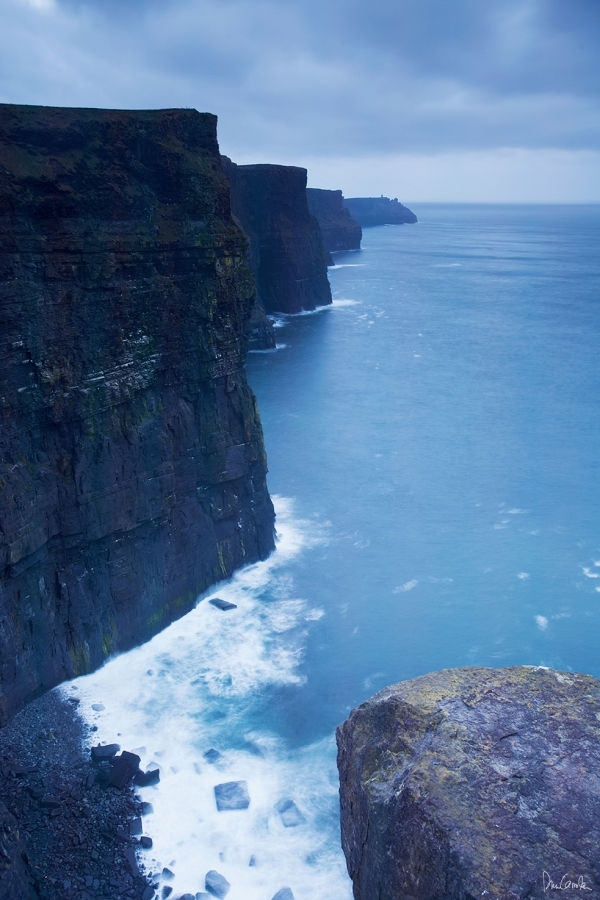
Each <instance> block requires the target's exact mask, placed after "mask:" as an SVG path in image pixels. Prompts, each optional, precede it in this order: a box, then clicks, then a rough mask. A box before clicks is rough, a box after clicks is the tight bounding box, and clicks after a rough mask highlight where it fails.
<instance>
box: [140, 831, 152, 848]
mask: <svg viewBox="0 0 600 900" xmlns="http://www.w3.org/2000/svg"><path fill="white" fill-rule="evenodd" d="M140 846H141V847H142V848H143V849H144V850H151V849H152V838H151V837H148V835H146V834H143V835H142V837H141V838H140Z"/></svg>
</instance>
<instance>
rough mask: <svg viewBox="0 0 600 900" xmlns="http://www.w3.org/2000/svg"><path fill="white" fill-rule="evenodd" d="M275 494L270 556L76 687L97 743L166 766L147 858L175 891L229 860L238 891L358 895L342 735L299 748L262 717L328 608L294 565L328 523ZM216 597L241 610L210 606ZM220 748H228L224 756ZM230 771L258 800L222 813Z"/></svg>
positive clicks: (149, 795)
mask: <svg viewBox="0 0 600 900" xmlns="http://www.w3.org/2000/svg"><path fill="white" fill-rule="evenodd" d="M274 500H275V503H276V510H277V530H278V538H277V549H276V551H275V553H273V554H272V556H271V557H269V559H267V560H266V561H264V562H260V563H257V564H256V565H253V566H249V567H247V568H246V569H243V570H242V571H240V572H239V573H237V574H236V575H235V576H234V577H233V578H232V579H230V580H229V581H227V582H223V583H222V584H220V585H219V586H218V589H217V590H211V591H210V592H209V593H207V594H206V595H205V596H204V597H203V598H202V599H201V602H199V603H198V605H197V606H196V607H195V609H193V610H192V611H191V612H190V613H188V614H187V615H186V616H184V617H183V618H182V619H180V620H178V621H177V622H174V623H173V624H172V625H171V626H170V627H169V628H167V629H166V630H165V631H163V632H161V633H160V634H158V635H156V637H154V638H153V639H152V640H151V641H149V642H148V643H147V644H145V645H144V646H142V647H138V648H136V649H135V650H132V651H130V652H129V653H126V654H123V655H122V656H119V657H116V658H114V659H112V660H110V661H109V662H108V663H107V664H106V665H105V666H104V667H103V668H102V669H100V670H99V671H97V672H95V673H93V674H92V675H88V676H86V677H84V678H80V679H78V680H77V681H75V682H72V683H71V684H70V685H69V686H68V687H66V688H64V689H63V691H64V693H65V694H67V695H70V696H72V695H73V694H75V695H76V696H78V697H79V698H80V706H79V709H80V711H81V713H82V715H83V716H84V718H85V719H86V720H87V722H88V723H89V724H90V725H93V726H96V728H97V732H96V733H95V734H94V741H95V742H96V741H97V740H100V741H101V742H111V741H114V740H117V741H118V742H119V743H120V744H121V745H122V747H123V748H125V749H129V750H131V749H133V750H136V752H137V753H138V754H139V755H140V756H141V758H142V762H141V765H142V767H143V768H147V767H148V766H151V767H156V766H158V767H159V768H160V771H161V780H160V783H159V784H158V785H156V786H154V787H146V788H142V789H140V795H141V797H142V798H143V799H144V800H148V801H150V802H151V803H152V806H153V808H154V811H153V813H151V814H150V815H148V816H146V817H145V818H144V826H145V829H146V831H147V833H148V834H150V835H151V837H152V839H153V842H154V844H153V848H152V850H151V851H147V852H146V853H145V855H144V856H143V857H142V860H143V862H144V863H145V865H146V867H147V869H148V870H149V871H151V872H153V873H155V874H156V875H157V877H158V878H159V880H160V873H161V871H162V868H163V867H164V866H166V867H168V868H169V869H171V870H172V872H173V873H174V876H175V877H174V880H172V881H170V882H169V884H170V885H171V886H172V887H173V888H174V896H177V895H178V894H180V893H184V892H191V893H195V892H197V891H203V890H204V876H205V874H206V873H207V872H208V871H209V870H211V869H216V870H217V871H219V872H220V873H221V874H223V875H224V876H225V877H226V878H227V880H228V881H229V882H230V884H231V891H230V893H229V894H228V897H229V900H269V898H270V897H272V896H273V895H274V894H275V893H276V892H277V891H278V890H279V889H280V888H282V887H285V886H289V887H290V888H291V889H292V891H293V893H294V896H295V898H296V900H309V898H310V900H326V898H327V900H331V898H335V900H349V898H350V897H351V889H350V882H349V879H348V876H347V874H346V871H345V863H344V859H343V856H342V853H341V850H340V838H339V821H338V818H339V812H338V781H337V772H336V767H335V746H334V740H333V736H330V737H328V738H326V739H324V740H322V741H319V742H317V743H315V744H312V745H310V746H307V747H303V748H300V749H293V750H291V749H289V748H288V747H287V746H286V743H285V741H284V740H283V739H282V737H281V736H279V735H278V734H276V733H274V732H273V730H272V728H268V727H265V726H264V725H263V724H262V719H264V717H265V716H264V712H265V708H266V707H268V703H269V697H270V696H272V694H273V691H275V690H276V689H281V688H286V687H287V688H290V687H292V688H293V687H294V686H301V685H302V683H303V681H304V676H303V673H302V670H301V662H302V658H303V652H304V644H305V640H306V635H307V631H308V629H309V628H311V627H314V623H315V622H317V621H318V620H319V619H320V618H321V617H322V616H323V610H321V609H319V608H317V607H315V606H311V604H310V603H308V602H307V601H306V600H305V599H302V598H299V597H296V596H295V595H294V589H293V582H292V579H291V577H290V575H289V571H288V569H287V566H288V564H289V563H290V562H291V561H292V560H293V559H294V558H295V557H296V556H297V555H298V554H299V553H302V552H304V551H305V550H306V549H307V548H308V547H310V546H314V545H315V544H317V543H320V542H323V541H326V539H327V536H326V531H325V530H324V529H323V528H322V527H321V528H319V526H317V525H316V524H315V523H314V522H306V521H298V520H296V519H294V514H293V503H292V502H291V501H289V500H286V499H284V498H281V497H279V498H274ZM217 596H218V597H220V598H222V599H224V600H227V601H229V602H230V603H235V604H236V606H237V608H236V609H233V610H229V611H225V612H223V611H221V610H220V609H218V608H216V607H215V606H213V605H212V604H210V603H209V602H208V601H209V600H211V599H214V598H215V597H217ZM94 706H95V707H97V708H96V709H94V708H93V707H94ZM98 707H104V708H98ZM136 748H137V749H136ZM210 749H214V750H217V751H218V753H219V754H220V756H219V757H218V758H217V759H216V761H214V762H212V763H211V762H209V761H208V760H207V759H206V757H205V756H204V754H205V753H206V752H207V751H208V750H210ZM231 781H245V782H246V783H247V786H248V792H249V796H250V805H249V807H248V808H247V809H244V810H240V809H236V810H227V811H222V812H218V811H217V808H216V803H215V792H214V788H215V786H216V785H218V784H221V783H225V782H231ZM288 801H292V802H293V804H294V805H295V806H294V809H295V810H297V813H298V816H297V818H298V822H297V824H295V825H289V821H288V825H287V827H286V822H285V821H284V818H285V817H283V818H282V814H281V812H280V810H281V803H282V802H283V803H285V802H288ZM288 819H289V817H288ZM165 883H166V882H165Z"/></svg>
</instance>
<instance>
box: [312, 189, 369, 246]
mask: <svg viewBox="0 0 600 900" xmlns="http://www.w3.org/2000/svg"><path fill="white" fill-rule="evenodd" d="M306 199H307V200H308V208H309V210H310V212H311V213H312V215H313V216H314V217H315V218H316V220H317V221H318V223H319V226H320V228H321V234H322V235H323V243H324V244H325V249H326V250H328V251H329V252H330V253H335V252H336V251H339V250H360V241H361V238H362V228H361V227H360V225H359V223H358V222H357V221H356V220H355V219H353V218H352V216H351V215H350V210H349V209H347V208H346V207H345V206H344V205H343V197H342V192H341V191H324V190H320V189H319V188H307V189H306Z"/></svg>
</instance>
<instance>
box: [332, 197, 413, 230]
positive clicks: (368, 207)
mask: <svg viewBox="0 0 600 900" xmlns="http://www.w3.org/2000/svg"><path fill="white" fill-rule="evenodd" d="M344 206H345V207H346V209H348V210H349V211H350V214H351V215H352V217H353V218H355V219H356V221H357V222H360V224H361V225H362V227H363V228H371V227H372V226H374V225H407V224H408V225H414V223H415V222H416V221H417V217H416V216H415V214H414V212H412V211H411V210H410V209H409V208H408V206H403V205H402V203H399V202H398V199H397V198H396V197H394V199H393V200H390V198H389V197H383V196H382V197H344Z"/></svg>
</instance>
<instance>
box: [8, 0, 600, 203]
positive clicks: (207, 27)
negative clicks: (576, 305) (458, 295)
mask: <svg viewBox="0 0 600 900" xmlns="http://www.w3.org/2000/svg"><path fill="white" fill-rule="evenodd" d="M0 12H1V13H2V20H1V21H2V29H1V33H0V98H1V99H2V100H3V101H5V102H11V103H43V104H51V105H77V106H109V107H131V108H139V107H146V108H148V107H150V108H152V107H154V108H156V107H164V106H193V107H195V108H196V109H199V110H207V111H210V112H214V113H216V114H217V115H218V116H219V139H220V143H221V146H222V148H223V150H224V152H227V153H228V154H229V155H231V156H232V157H233V158H234V159H236V160H238V161H240V162H249V161H265V162H266V161H272V162H273V161H276V162H287V163H294V164H307V163H308V162H309V161H311V162H312V166H311V172H312V171H314V172H315V177H317V180H318V182H320V184H319V186H323V187H326V186H327V187H329V186H330V187H338V186H339V187H342V188H343V189H344V190H345V192H346V194H347V195H348V194H351V193H356V192H361V190H360V188H361V185H365V188H364V190H366V182H365V180H364V178H365V175H366V169H365V166H366V161H367V160H369V166H371V167H372V166H373V165H374V162H373V160H379V161H380V164H381V167H382V168H381V171H382V173H383V172H384V171H385V172H386V175H385V178H386V179H387V181H386V183H385V184H383V183H382V184H381V190H378V191H377V192H378V193H381V192H385V193H388V192H391V193H393V192H394V190H395V191H396V192H400V193H402V194H403V196H404V197H405V198H411V197H412V198H414V199H461V198H462V199H466V200H468V199H492V200H493V199H506V200H515V199H524V200H527V199H548V200H553V199H554V200H568V199H573V200H586V199H588V200H600V65H599V63H598V60H599V59H600V2H599V0H368V2H365V0H345V2H340V0H337V2H333V0H0ZM468 160H471V162H472V167H471V169H472V172H473V173H475V171H477V172H479V173H480V175H479V176H477V178H479V181H477V178H475V176H474V177H473V178H472V179H471V182H470V183H469V177H468V172H469V164H468ZM511 160H512V161H513V162H514V166H513V168H512V169H511V166H512V165H513V163H511ZM342 171H343V173H344V178H345V179H346V182H347V183H346V184H339V185H338V184H337V183H333V181H334V180H335V176H336V173H338V172H339V173H341V172H342ZM453 171H455V173H456V177H455V183H454V187H453V190H454V192H455V193H456V191H458V194H459V195H460V196H459V197H454V196H450V194H449V193H448V191H446V193H445V194H444V188H443V186H444V184H446V185H447V184H448V182H449V179H450V178H451V175H452V172H453ZM403 172H404V175H403ZM407 172H410V173H412V174H411V175H410V177H409V179H408V180H407V178H406V173H407ZM486 172H488V175H489V177H486V174H485V173H486ZM511 172H512V174H511ZM316 173H318V176H317V175H316ZM435 173H437V175H435ZM446 173H447V174H446ZM461 173H462V174H461ZM371 174H372V172H371ZM534 175H535V176H536V177H533V176H534ZM434 176H435V177H434ZM432 178H433V182H435V179H436V178H437V179H438V182H439V184H438V186H437V187H435V190H434V191H433V195H431V196H430V195H429V194H430V193H431V187H432V184H433V182H432ZM465 178H466V181H465V180H464V179H465ZM532 178H533V180H532ZM323 179H326V180H327V181H328V183H326V184H325V183H322V182H323ZM390 179H391V181H392V182H394V179H396V180H395V183H394V184H390ZM332 180H333V181H332ZM476 182H477V184H478V185H479V186H476ZM312 183H313V184H314V183H315V181H314V179H312ZM436 184H437V182H436ZM511 184H512V186H513V188H514V190H513V193H515V192H516V194H517V195H518V196H516V195H515V196H511V195H510V189H509V187H510V185H511ZM369 185H370V187H369V192H373V190H375V187H376V186H375V185H372V186H371V183H370V182H369ZM411 188H413V190H412V191H411ZM428 190H429V194H428ZM532 191H533V195H532Z"/></svg>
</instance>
